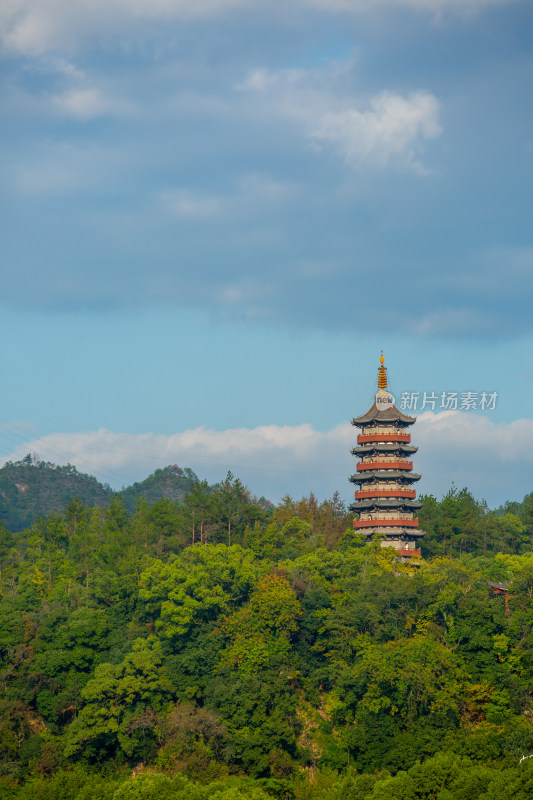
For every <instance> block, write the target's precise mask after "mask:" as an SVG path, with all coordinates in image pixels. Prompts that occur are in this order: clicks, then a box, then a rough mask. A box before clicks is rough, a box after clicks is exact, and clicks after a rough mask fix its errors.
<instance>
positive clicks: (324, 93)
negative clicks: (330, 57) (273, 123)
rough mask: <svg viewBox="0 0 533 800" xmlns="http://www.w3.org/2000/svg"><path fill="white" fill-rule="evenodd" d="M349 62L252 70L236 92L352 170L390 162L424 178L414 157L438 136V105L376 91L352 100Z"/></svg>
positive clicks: (418, 96) (430, 98) (423, 95)
mask: <svg viewBox="0 0 533 800" xmlns="http://www.w3.org/2000/svg"><path fill="white" fill-rule="evenodd" d="M352 68H353V64H352V62H351V61H341V62H334V63H333V64H331V63H330V64H328V66H327V67H326V68H321V69H317V70H309V71H306V70H301V69H298V70H295V69H292V70H279V71H277V72H268V71H266V70H255V71H254V72H252V73H251V74H250V75H249V76H248V78H247V79H246V81H245V82H244V83H242V84H241V85H240V86H239V87H238V88H239V89H240V90H241V91H246V92H250V93H252V95H253V94H255V95H258V96H259V97H260V98H261V109H262V111H263V112H264V108H265V103H267V104H268V107H269V109H270V110H271V113H272V112H274V113H277V114H280V115H282V116H285V117H286V118H288V119H290V120H294V121H296V122H297V123H298V124H300V125H301V126H303V128H304V131H305V134H306V137H307V139H308V141H309V142H310V143H311V144H312V145H314V146H315V147H318V148H320V147H322V146H326V145H329V146H331V147H332V149H333V150H334V151H336V152H338V153H339V154H340V155H341V156H342V157H343V159H344V160H345V162H346V163H347V164H349V165H350V166H352V167H356V166H358V165H361V164H366V165H372V166H375V167H385V166H387V165H388V164H390V163H395V164H397V165H400V166H402V167H407V168H409V169H411V170H414V171H415V172H418V173H420V174H424V173H426V172H427V169H426V168H425V167H424V166H423V164H422V162H421V161H420V160H419V157H418V154H419V153H420V152H421V150H422V148H423V144H424V142H425V141H427V140H431V139H435V138H437V137H438V136H440V134H441V133H442V128H441V126H440V123H439V109H440V104H439V101H438V100H437V98H436V97H435V96H434V95H432V94H431V93H430V92H427V91H423V90H418V91H414V92H411V93H410V94H409V95H407V96H405V97H404V96H402V95H400V94H396V93H393V92H388V91H385V92H381V93H380V94H378V95H375V96H374V97H371V98H370V99H369V100H364V99H358V98H355V97H354V96H353V92H351V91H349V89H348V88H347V87H346V85H345V84H347V83H349V80H348V78H349V74H350V72H351V70H352Z"/></svg>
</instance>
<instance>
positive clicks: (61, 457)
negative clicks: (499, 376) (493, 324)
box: [9, 411, 533, 505]
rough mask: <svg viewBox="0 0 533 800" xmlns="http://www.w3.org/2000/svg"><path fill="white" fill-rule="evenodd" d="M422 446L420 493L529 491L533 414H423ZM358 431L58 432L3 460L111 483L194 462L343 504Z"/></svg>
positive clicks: (274, 493) (260, 485) (213, 473)
mask: <svg viewBox="0 0 533 800" xmlns="http://www.w3.org/2000/svg"><path fill="white" fill-rule="evenodd" d="M412 435H413V442H414V444H416V445H417V446H418V447H419V452H418V453H417V454H416V455H415V456H414V462H415V471H417V472H420V473H421V474H422V481H421V484H420V489H421V490H422V491H423V492H426V493H428V492H431V493H434V494H436V495H437V496H439V497H440V496H441V495H442V494H443V493H444V492H446V491H447V490H448V489H449V488H450V486H451V484H452V483H455V484H456V485H457V486H458V487H459V488H462V487H463V486H467V487H468V488H470V489H471V490H472V491H473V493H474V495H475V496H476V497H478V498H486V499H487V500H488V501H489V504H491V505H498V504H500V503H502V502H504V501H505V500H506V499H509V500H511V499H521V498H522V497H523V495H524V494H526V492H529V491H531V490H532V489H533V486H532V485H531V479H530V476H531V474H533V469H532V468H533V420H531V419H519V420H515V421H514V422H511V423H508V424H496V423H494V422H493V421H492V420H491V419H490V417H489V416H482V415H479V414H476V413H473V412H471V413H467V412H459V411H443V412H441V413H437V414H435V413H433V412H426V413H423V414H421V415H420V417H419V418H418V421H417V423H416V425H415V426H414V428H413V429H412ZM355 436H356V431H355V430H354V429H353V428H352V426H351V425H349V424H348V423H343V424H341V425H338V426H337V427H336V428H333V429H332V430H330V431H325V432H322V431H317V430H315V429H314V428H313V427H312V426H311V425H309V424H301V425H295V426H288V425H286V426H279V425H263V426H259V427H257V428H234V429H229V430H223V431H215V430H211V429H209V428H205V427H201V428H195V429H192V430H187V431H183V432H181V433H175V434H172V435H163V434H156V433H147V434H126V433H113V432H111V431H108V430H105V429H101V430H99V431H92V432H89V433H73V434H67V433H64V434H62V433H57V434H51V435H49V436H45V437H43V438H41V439H36V440H34V441H31V442H27V443H26V444H24V445H22V446H20V447H18V448H17V450H15V451H14V452H13V453H12V454H11V456H9V458H10V459H11V460H16V459H19V458H21V457H23V456H24V455H25V454H26V453H27V452H36V453H38V454H39V456H40V457H41V458H43V459H45V460H50V461H53V462H55V463H62V464H65V463H67V462H70V463H72V464H75V465H76V467H78V469H80V470H81V471H83V472H88V473H91V474H95V475H96V476H97V477H99V478H100V479H101V480H105V481H109V482H110V483H112V484H113V485H115V486H120V485H122V484H126V483H129V482H131V481H134V480H140V479H142V478H144V477H145V476H146V475H148V474H149V473H151V472H153V470H154V469H156V468H157V467H161V466H165V465H167V464H173V463H177V464H179V465H180V466H181V467H185V466H190V467H192V469H194V470H195V471H196V472H197V473H198V475H199V476H200V477H204V476H205V477H207V478H208V480H210V481H216V480H220V479H221V478H223V477H224V475H225V473H226V471H227V470H228V469H231V471H232V472H233V473H234V474H236V475H237V476H239V477H241V479H243V480H244V481H245V482H246V483H247V484H248V485H249V486H250V488H251V489H252V490H253V491H254V492H256V493H257V494H259V495H261V494H264V495H266V496H267V497H270V498H271V499H273V500H277V499H279V498H280V497H281V496H283V495H284V494H286V493H290V494H293V495H295V496H298V495H302V494H304V493H309V491H314V492H315V493H316V494H317V495H319V496H321V497H326V496H331V495H332V493H333V492H334V491H335V490H336V489H339V490H340V491H341V493H342V495H343V496H344V497H345V498H346V499H347V500H348V501H349V500H350V498H351V491H352V490H351V489H350V486H349V484H348V478H349V476H350V474H353V472H354V471H355V460H354V458H353V456H351V455H350V452H349V451H350V449H351V447H353V446H354V443H355Z"/></svg>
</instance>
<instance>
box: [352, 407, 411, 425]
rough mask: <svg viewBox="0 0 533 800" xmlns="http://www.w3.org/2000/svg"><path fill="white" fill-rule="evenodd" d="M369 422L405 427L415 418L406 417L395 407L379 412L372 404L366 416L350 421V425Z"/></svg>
mask: <svg viewBox="0 0 533 800" xmlns="http://www.w3.org/2000/svg"><path fill="white" fill-rule="evenodd" d="M369 422H403V423H404V424H405V425H412V424H413V423H414V422H416V417H408V416H407V414H403V413H402V412H401V411H400V409H399V408H396V406H389V408H385V409H383V410H380V409H378V407H377V405H376V403H375V402H374V403H373V404H372V406H371V407H370V408H369V409H368V411H367V412H366V414H362V416H360V417H355V419H353V420H352V425H366V424H367V423H369Z"/></svg>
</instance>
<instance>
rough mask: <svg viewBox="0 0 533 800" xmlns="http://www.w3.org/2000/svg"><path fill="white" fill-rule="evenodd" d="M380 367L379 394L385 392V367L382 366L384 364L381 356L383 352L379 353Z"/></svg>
mask: <svg viewBox="0 0 533 800" xmlns="http://www.w3.org/2000/svg"><path fill="white" fill-rule="evenodd" d="M379 361H380V364H381V366H380V367H379V369H378V389H379V391H380V392H386V391H387V367H386V366H384V364H385V357H384V355H383V350H382V351H381V357H380V359H379Z"/></svg>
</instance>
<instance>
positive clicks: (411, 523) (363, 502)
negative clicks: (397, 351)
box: [350, 351, 424, 562]
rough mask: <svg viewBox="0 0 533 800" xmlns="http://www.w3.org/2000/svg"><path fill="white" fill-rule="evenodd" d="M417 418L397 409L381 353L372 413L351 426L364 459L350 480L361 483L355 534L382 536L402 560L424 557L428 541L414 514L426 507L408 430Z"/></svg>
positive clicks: (353, 507)
mask: <svg viewBox="0 0 533 800" xmlns="http://www.w3.org/2000/svg"><path fill="white" fill-rule="evenodd" d="M414 422H416V417H408V416H407V415H406V414H403V413H402V412H401V411H400V410H399V409H398V408H396V406H395V405H394V397H393V396H392V395H391V394H390V393H389V392H388V379H387V368H386V367H385V359H384V357H383V351H381V358H380V366H379V368H378V391H377V394H376V399H375V401H374V403H373V405H372V406H371V408H370V409H369V410H368V411H367V412H366V414H363V416H361V417H357V418H356V419H354V420H352V425H355V426H356V427H357V428H360V429H361V433H359V435H358V436H357V447H354V448H353V450H352V453H353V455H355V456H358V457H359V458H360V461H359V463H358V464H357V473H356V474H355V475H352V477H351V478H350V481H351V482H352V483H355V484H358V486H359V489H358V490H357V491H356V492H355V503H353V504H352V505H351V506H350V511H354V512H355V513H356V515H357V516H356V518H355V519H354V523H353V526H354V529H355V530H356V531H357V532H359V533H362V534H363V536H366V537H371V536H374V535H375V534H379V536H380V537H382V538H381V546H382V547H394V549H395V550H397V551H398V554H399V556H400V557H401V560H402V561H404V562H407V561H409V560H410V559H411V558H413V557H420V556H421V551H420V549H419V548H417V541H418V540H419V539H420V537H422V536H424V531H421V530H419V528H418V519H416V517H415V513H416V512H417V511H418V509H419V508H421V507H422V503H420V502H418V501H417V500H416V491H415V489H414V488H413V485H414V483H415V482H416V481H418V480H420V475H417V474H416V473H414V472H413V462H412V461H411V456H412V455H413V453H416V451H417V450H418V448H417V447H413V446H412V444H411V434H410V433H408V432H407V430H408V428H409V427H410V426H411V425H412V424H413V423H414Z"/></svg>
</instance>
